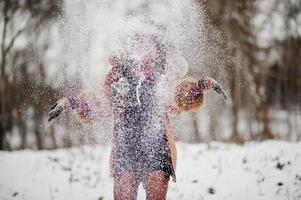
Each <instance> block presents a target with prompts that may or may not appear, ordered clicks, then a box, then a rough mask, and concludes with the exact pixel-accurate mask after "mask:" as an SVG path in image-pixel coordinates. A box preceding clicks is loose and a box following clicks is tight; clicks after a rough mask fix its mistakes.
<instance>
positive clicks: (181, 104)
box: [174, 78, 227, 113]
mask: <svg viewBox="0 0 301 200" xmlns="http://www.w3.org/2000/svg"><path fill="white" fill-rule="evenodd" d="M209 90H213V91H215V92H217V93H218V94H221V95H222V96H223V98H224V99H225V100H226V99H227V94H226V92H225V90H224V89H223V88H222V86H221V85H220V84H219V83H217V82H216V81H215V80H214V79H212V78H205V79H201V80H199V81H196V80H194V79H186V80H184V81H182V82H181V83H180V84H179V85H178V86H177V87H176V93H175V106H174V107H175V108H174V109H175V110H177V112H178V113H179V112H183V111H195V110H196V109H198V108H200V107H201V106H202V104H203V102H204V92H205V91H209Z"/></svg>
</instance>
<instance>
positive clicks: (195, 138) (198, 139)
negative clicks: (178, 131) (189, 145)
mask: <svg viewBox="0 0 301 200" xmlns="http://www.w3.org/2000/svg"><path fill="white" fill-rule="evenodd" d="M192 121H193V127H194V131H193V135H192V141H193V142H194V143H200V142H201V137H200V131H199V127H198V118H197V114H196V113H195V112H193V113H192Z"/></svg>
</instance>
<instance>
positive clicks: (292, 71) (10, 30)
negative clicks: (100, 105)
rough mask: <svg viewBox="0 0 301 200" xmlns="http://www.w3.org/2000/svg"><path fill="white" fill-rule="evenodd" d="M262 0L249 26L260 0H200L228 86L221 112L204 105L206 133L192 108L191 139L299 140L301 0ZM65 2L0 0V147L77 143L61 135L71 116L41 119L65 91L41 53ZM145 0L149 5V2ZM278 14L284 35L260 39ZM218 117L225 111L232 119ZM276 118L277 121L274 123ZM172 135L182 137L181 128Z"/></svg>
mask: <svg viewBox="0 0 301 200" xmlns="http://www.w3.org/2000/svg"><path fill="white" fill-rule="evenodd" d="M265 1H267V2H268V4H269V5H271V6H270V7H269V8H270V9H268V10H265V12H268V14H267V15H265V16H266V17H263V20H261V21H260V22H261V23H260V25H259V26H258V25H257V26H254V20H255V18H256V17H258V16H260V12H262V10H260V9H259V8H258V5H257V4H258V2H260V1H255V0H228V1H224V0H210V1H200V2H198V5H199V6H200V7H201V8H202V9H204V10H205V12H206V15H208V17H207V18H208V22H207V24H208V26H210V27H214V28H215V29H216V30H218V31H219V32H221V33H222V38H218V40H217V41H215V40H216V39H215V38H214V35H211V34H210V33H208V38H210V39H212V41H213V43H214V45H217V46H218V48H221V49H224V52H223V53H224V54H227V57H228V58H229V59H227V60H225V61H224V65H225V67H223V68H222V69H223V71H222V72H218V71H214V72H211V73H212V76H213V77H216V76H217V77H219V76H218V73H223V74H225V75H224V76H222V77H221V78H220V79H219V80H220V81H221V82H223V83H224V85H225V86H226V88H227V90H228V92H229V93H230V98H231V101H230V104H229V105H228V107H227V112H225V113H227V114H224V115H221V116H222V117H221V116H220V113H223V110H225V108H222V106H220V108H215V109H214V110H213V109H212V110H211V108H210V107H209V108H208V117H209V120H208V129H207V131H206V133H204V132H202V128H200V126H201V125H202V121H201V118H200V116H199V115H198V113H192V114H190V115H191V118H189V119H190V120H191V122H192V125H193V126H194V132H193V133H191V136H190V140H189V141H191V142H201V141H208V140H211V139H214V140H222V141H230V142H244V141H247V140H263V139H285V140H300V137H301V134H298V131H299V132H301V129H300V126H301V125H300V123H301V122H300V115H301V114H300V112H301V103H300V102H301V1H298V0H265ZM63 5H64V4H63V0H22V1H21V0H2V1H1V2H0V10H1V17H0V25H1V28H0V33H1V34H0V37H1V39H0V41H1V43H0V46H1V64H0V66H1V79H0V81H1V83H0V84H1V85H0V86H1V88H0V89H1V90H0V108H1V111H0V122H1V125H0V150H3V149H6V150H13V149H23V148H36V149H44V148H57V147H70V146H74V145H78V144H81V141H82V137H83V135H79V136H78V137H73V138H70V137H69V135H68V134H70V132H69V133H68V134H65V135H64V134H63V136H62V133H60V131H62V130H67V129H69V128H70V126H72V124H71V125H70V122H68V120H67V122H66V123H60V126H61V127H63V128H62V129H55V128H54V127H53V125H50V126H43V125H42V124H45V121H46V119H47V114H48V113H47V112H48V109H49V107H50V105H51V104H52V103H54V102H55V100H56V99H58V98H59V97H60V96H61V95H60V93H61V91H62V88H58V87H55V85H56V84H54V83H55V82H56V81H58V79H59V78H56V76H52V78H49V76H48V74H47V73H48V71H49V68H50V67H53V66H50V64H49V66H48V65H47V64H45V63H49V62H45V60H46V59H49V51H51V46H53V45H54V43H55V42H56V41H53V40H51V39H50V38H51V37H49V34H50V32H51V29H52V28H53V26H55V25H56V23H58V20H59V19H60V16H61V14H62V9H63ZM143 5H144V6H146V7H147V3H145V4H143ZM275 14H276V15H278V16H281V18H280V20H281V21H283V22H285V23H284V29H283V37H282V38H280V39H279V38H278V39H276V38H275V39H272V41H270V42H269V43H267V44H264V45H261V43H260V41H259V34H260V32H261V29H264V28H265V27H267V26H269V27H272V28H271V30H273V24H275V18H273V17H272V16H273V15H275ZM276 24H277V23H276ZM260 26H262V28H260ZM271 35H273V34H272V33H271ZM17 41H18V42H17ZM209 52H210V51H209ZM54 59H55V58H54ZM213 59H214V58H213ZM58 68H59V67H58ZM57 74H58V72H57ZM60 78H61V77H60ZM220 118H226V120H227V121H228V122H229V125H224V124H223V123H224V122H223V120H222V119H220ZM279 124H282V126H279V129H278V128H277V127H278V126H277V125H279ZM64 127H65V128H64ZM273 127H274V128H273ZM275 127H276V128H275ZM283 127H284V128H283ZM225 129H227V131H228V132H229V131H230V134H229V135H228V136H227V137H223V136H222V135H221V134H220V132H222V131H223V130H225ZM182 131H184V132H185V130H182ZM201 132H202V133H201ZM177 138H178V140H181V136H180V135H178V137H177ZM91 141H93V139H91Z"/></svg>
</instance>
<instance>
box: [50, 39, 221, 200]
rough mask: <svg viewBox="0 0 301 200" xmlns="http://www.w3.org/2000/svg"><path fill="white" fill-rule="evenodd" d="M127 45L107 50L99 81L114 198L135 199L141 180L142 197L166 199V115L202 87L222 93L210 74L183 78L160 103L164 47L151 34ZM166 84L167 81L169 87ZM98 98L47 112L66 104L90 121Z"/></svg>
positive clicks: (171, 155) (197, 98)
mask: <svg viewBox="0 0 301 200" xmlns="http://www.w3.org/2000/svg"><path fill="white" fill-rule="evenodd" d="M129 41H131V43H130V45H129V46H128V47H127V48H126V49H125V50H124V51H123V52H119V53H117V54H115V55H112V56H111V57H110V59H109V61H110V64H111V65H112V68H111V70H110V71H109V73H108V74H107V77H106V80H105V83H104V92H105V94H106V96H107V98H108V99H109V102H110V106H111V110H112V113H113V118H114V129H113V141H112V153H111V170H112V175H113V177H114V199H122V200H124V199H129V200H130V199H136V197H137V190H138V185H139V184H140V183H141V182H142V184H143V186H144V188H145V190H146V197H147V199H149V200H151V199H160V200H162V199H166V193H167V186H168V180H169V177H170V176H171V177H172V178H173V180H174V181H175V167H176V149H175V142H174V139H173V136H172V134H171V126H170V122H169V115H170V114H171V113H172V112H176V113H179V112H181V111H190V110H193V109H196V108H198V107H200V105H201V104H202V102H203V91H205V90H209V89H211V88H212V89H214V90H215V91H217V92H218V93H220V94H223V95H224V97H225V98H226V94H225V93H224V91H223V89H222V88H221V86H220V85H219V84H217V83H216V81H214V80H213V79H210V78H208V79H202V80H199V81H198V82H197V81H194V80H184V81H182V82H181V83H180V84H179V85H178V86H177V87H176V92H175V95H174V98H173V99H174V103H170V104H169V105H166V103H165V105H164V103H163V101H162V100H161V99H160V97H159V95H158V92H157V86H158V82H159V81H158V80H159V78H160V77H161V75H162V74H164V72H165V70H166V67H167V64H168V63H167V59H166V56H167V55H166V54H167V53H168V52H167V47H166V46H165V44H164V43H163V42H162V41H161V40H160V38H159V37H157V36H155V35H152V34H135V35H134V36H132V37H131V38H130V40H129ZM171 87H172V86H171ZM93 102H98V100H97V99H96V98H95V97H94V95H93V94H91V93H82V94H81V95H79V96H78V97H77V98H70V97H69V98H63V99H61V100H60V101H58V103H56V105H54V106H53V107H52V109H51V111H50V113H49V121H50V120H52V119H53V118H55V117H57V116H58V115H59V114H60V113H61V112H62V111H64V110H66V109H67V108H68V107H71V108H72V109H75V110H76V112H77V113H78V115H79V117H80V119H81V121H83V122H85V123H91V122H92V121H95V119H96V118H97V116H100V115H101V113H100V114H99V111H97V107H98V106H97V105H100V104H95V103H93Z"/></svg>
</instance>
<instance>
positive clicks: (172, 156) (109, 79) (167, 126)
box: [104, 67, 203, 181]
mask: <svg viewBox="0 0 301 200" xmlns="http://www.w3.org/2000/svg"><path fill="white" fill-rule="evenodd" d="M116 81H117V80H116V70H115V69H114V67H113V68H112V69H111V70H110V71H109V73H108V74H107V76H106V79H105V83H104V88H105V93H106V96H107V97H108V98H109V99H110V102H112V103H113V104H114V101H112V96H113V95H114V94H112V87H113V85H114V84H115V82H116ZM178 87H180V88H182V87H186V89H187V90H189V89H190V87H191V89H193V87H194V85H192V84H187V83H186V82H185V81H183V83H182V84H179V86H178ZM177 95H178V94H177ZM181 95H182V96H183V98H181V99H184V100H185V99H189V98H185V95H186V96H189V95H190V94H189V93H183V94H181ZM175 97H176V96H175ZM148 98H150V97H148ZM200 98H203V96H200ZM119 101H121V102H122V98H119ZM175 102H176V108H175V110H177V112H181V111H189V110H194V109H196V108H197V107H199V106H200V105H201V104H200V103H199V102H202V99H201V100H198V103H197V104H195V102H193V101H187V102H181V101H179V100H177V101H175ZM183 104H185V105H187V106H185V109H183V106H182V105H183ZM188 104H190V105H191V106H189V105H188ZM177 106H178V107H177ZM114 107H116V106H114ZM120 107H122V105H121V106H120ZM188 108H189V109H188ZM117 112H118V111H117ZM163 112H164V113H163V115H162V121H163V126H164V127H163V128H164V131H163V132H162V133H163V134H165V136H164V137H165V138H166V139H167V145H168V151H167V152H168V158H169V162H170V167H171V176H172V177H173V180H174V181H175V170H176V162H177V151H176V145H175V140H174V136H173V133H172V128H171V122H170V116H169V115H170V111H169V109H166V110H165V111H163ZM133 116H135V115H133ZM116 141H117V140H116V135H113V144H112V152H111V157H110V164H111V175H114V165H116V162H115V161H116V157H115V156H114V153H115V152H116V148H119V147H118V144H117V143H116Z"/></svg>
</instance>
